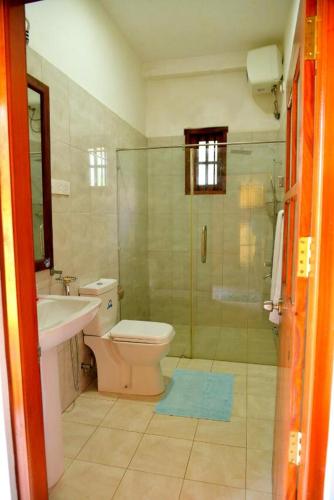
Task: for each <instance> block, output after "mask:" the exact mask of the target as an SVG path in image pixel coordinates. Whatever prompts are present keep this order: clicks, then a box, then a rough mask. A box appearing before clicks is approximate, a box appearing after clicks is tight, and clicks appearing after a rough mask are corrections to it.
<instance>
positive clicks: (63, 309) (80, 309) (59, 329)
mask: <svg viewBox="0 0 334 500" xmlns="http://www.w3.org/2000/svg"><path fill="white" fill-rule="evenodd" d="M100 304H101V301H100V299H98V298H93V297H75V296H69V297H66V296H63V295H40V296H39V298H38V302H37V315H38V334H39V345H40V348H41V351H42V352H43V351H46V350H48V349H52V348H53V347H56V346H57V345H59V344H62V343H63V342H65V341H66V340H69V339H70V338H71V337H73V336H74V335H75V334H76V333H78V332H80V330H82V329H83V327H84V326H86V325H87V324H88V323H89V322H90V321H91V320H92V319H93V318H94V316H95V314H96V312H97V310H98V308H99V306H100Z"/></svg>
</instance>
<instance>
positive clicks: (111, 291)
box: [79, 278, 118, 337]
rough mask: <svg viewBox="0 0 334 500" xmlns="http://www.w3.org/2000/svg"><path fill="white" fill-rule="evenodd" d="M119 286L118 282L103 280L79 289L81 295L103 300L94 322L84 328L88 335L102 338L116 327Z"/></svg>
mask: <svg viewBox="0 0 334 500" xmlns="http://www.w3.org/2000/svg"><path fill="white" fill-rule="evenodd" d="M117 285H118V283H117V280H114V279H107V278H101V279H99V280H97V281H93V282H92V283H88V285H85V286H82V287H81V288H79V294H80V295H89V296H91V297H98V298H99V299H100V300H101V306H100V308H99V310H98V312H97V314H96V316H95V317H94V319H93V321H91V322H90V323H89V324H88V325H87V326H86V327H85V328H84V333H85V334H86V335H95V336H96V337H102V335H105V334H106V333H107V332H108V331H109V330H110V329H111V328H112V327H113V326H115V325H116V323H117V321H118V290H117Z"/></svg>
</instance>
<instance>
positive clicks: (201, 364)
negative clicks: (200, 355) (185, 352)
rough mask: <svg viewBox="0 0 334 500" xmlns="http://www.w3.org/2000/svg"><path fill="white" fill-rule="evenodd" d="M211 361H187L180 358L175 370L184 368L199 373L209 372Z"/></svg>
mask: <svg viewBox="0 0 334 500" xmlns="http://www.w3.org/2000/svg"><path fill="white" fill-rule="evenodd" d="M212 363H213V361H212V360H211V359H188V358H181V359H180V361H179V364H178V365H177V368H185V369H186V370H198V371H201V372H209V371H211V367H212Z"/></svg>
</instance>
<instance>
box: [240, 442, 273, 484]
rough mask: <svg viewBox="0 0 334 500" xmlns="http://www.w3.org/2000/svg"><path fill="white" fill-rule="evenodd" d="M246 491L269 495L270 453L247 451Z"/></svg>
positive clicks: (270, 479) (270, 481)
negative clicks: (261, 492)
mask: <svg viewBox="0 0 334 500" xmlns="http://www.w3.org/2000/svg"><path fill="white" fill-rule="evenodd" d="M246 485H247V489H249V490H255V491H263V492H265V493H271V486H272V452H271V451H261V450H249V449H248V450H247V472H246Z"/></svg>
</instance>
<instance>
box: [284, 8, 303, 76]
mask: <svg viewBox="0 0 334 500" xmlns="http://www.w3.org/2000/svg"><path fill="white" fill-rule="evenodd" d="M299 5H300V0H292V4H291V9H290V13H289V18H288V22H287V25H286V29H285V33H284V61H283V78H284V80H285V81H286V79H287V77H288V73H289V66H290V62H291V56H292V52H293V43H294V38H295V32H296V28H297V18H298V11H299Z"/></svg>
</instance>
